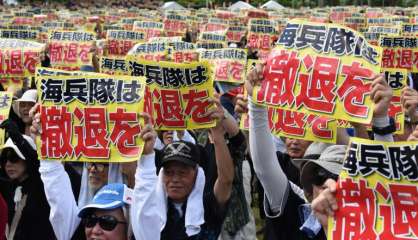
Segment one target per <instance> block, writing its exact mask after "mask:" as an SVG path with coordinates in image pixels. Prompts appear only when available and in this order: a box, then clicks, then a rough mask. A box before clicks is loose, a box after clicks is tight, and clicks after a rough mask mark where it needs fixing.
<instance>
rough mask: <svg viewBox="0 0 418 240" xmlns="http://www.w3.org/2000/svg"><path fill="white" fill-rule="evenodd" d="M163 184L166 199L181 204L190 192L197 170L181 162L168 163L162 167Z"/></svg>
mask: <svg viewBox="0 0 418 240" xmlns="http://www.w3.org/2000/svg"><path fill="white" fill-rule="evenodd" d="M163 174H164V175H163V182H164V185H165V188H166V190H167V195H168V197H169V198H170V199H171V200H173V201H174V202H177V203H183V202H185V201H186V200H187V197H188V196H189V194H190V193H191V192H192V190H193V187H194V183H195V181H196V175H197V169H196V168H195V167H191V166H189V165H186V164H184V163H181V162H176V161H173V162H169V163H167V164H165V165H164V171H163Z"/></svg>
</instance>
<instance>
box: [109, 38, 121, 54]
mask: <svg viewBox="0 0 418 240" xmlns="http://www.w3.org/2000/svg"><path fill="white" fill-rule="evenodd" d="M108 51H109V54H110V55H119V41H118V40H108Z"/></svg>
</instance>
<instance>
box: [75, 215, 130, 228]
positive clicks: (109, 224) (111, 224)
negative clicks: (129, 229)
mask: <svg viewBox="0 0 418 240" xmlns="http://www.w3.org/2000/svg"><path fill="white" fill-rule="evenodd" d="M83 222H84V226H85V227H86V228H92V227H94V226H96V224H97V223H99V226H100V227H101V228H102V229H103V230H105V231H113V229H115V228H116V226H117V225H118V224H126V222H121V221H118V220H117V219H116V218H115V217H114V216H111V215H103V216H100V217H98V216H95V215H90V216H88V217H86V218H84V219H83Z"/></svg>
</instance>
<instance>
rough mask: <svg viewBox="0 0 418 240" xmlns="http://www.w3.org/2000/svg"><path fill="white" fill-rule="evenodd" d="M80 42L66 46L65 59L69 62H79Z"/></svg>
mask: <svg viewBox="0 0 418 240" xmlns="http://www.w3.org/2000/svg"><path fill="white" fill-rule="evenodd" d="M77 53H78V43H69V44H68V45H66V46H65V48H64V61H66V62H68V63H76V62H77Z"/></svg>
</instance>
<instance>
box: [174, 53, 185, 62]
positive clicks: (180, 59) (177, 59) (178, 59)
mask: <svg viewBox="0 0 418 240" xmlns="http://www.w3.org/2000/svg"><path fill="white" fill-rule="evenodd" d="M173 59H174V62H176V63H181V62H183V53H182V52H175V53H174V57H173Z"/></svg>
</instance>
